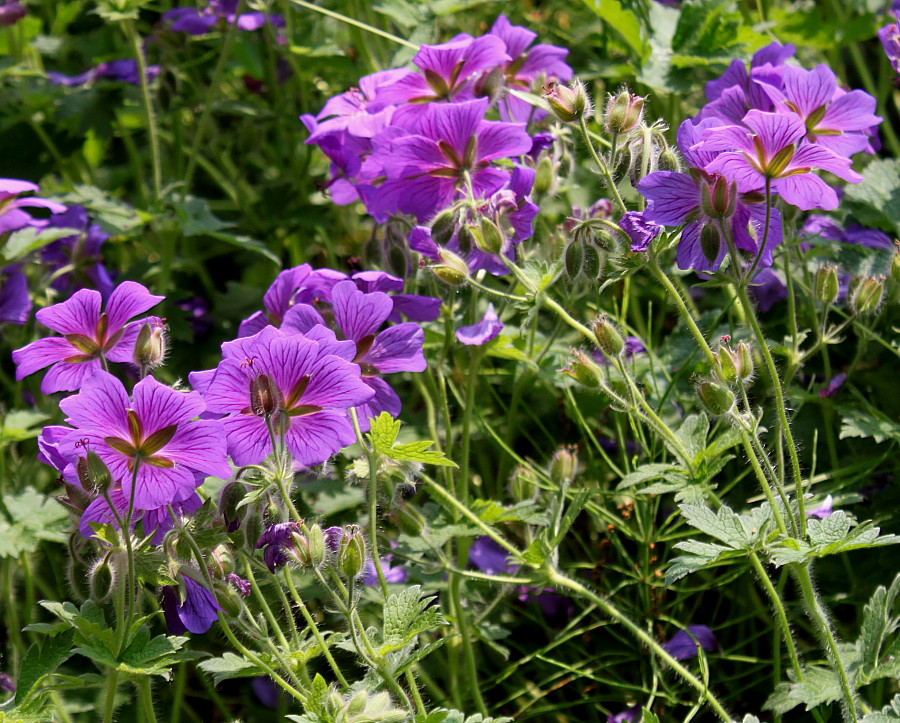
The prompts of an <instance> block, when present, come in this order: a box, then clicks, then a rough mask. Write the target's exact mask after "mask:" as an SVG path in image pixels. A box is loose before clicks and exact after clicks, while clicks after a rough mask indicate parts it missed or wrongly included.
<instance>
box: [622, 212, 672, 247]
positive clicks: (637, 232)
mask: <svg viewBox="0 0 900 723" xmlns="http://www.w3.org/2000/svg"><path fill="white" fill-rule="evenodd" d="M619 228H621V229H622V230H623V231H624V232H625V233H627V234H628V237H629V238H630V239H631V250H632V251H633V252H634V253H638V252H640V251H646V250H647V249H648V248H650V242H651V241H652V240H653V239H655V238H656V237H657V236H659V232H660V231H662V226H657V225H656V224H655V223H651V222H650V221H648V220H647V219H646V218H644V214H643V213H641V212H639V211H628V212H627V213H626V214H625V215H623V216H622V218H620V219H619Z"/></svg>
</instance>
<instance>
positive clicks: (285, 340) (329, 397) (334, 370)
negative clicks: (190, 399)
mask: <svg viewBox="0 0 900 723" xmlns="http://www.w3.org/2000/svg"><path fill="white" fill-rule="evenodd" d="M350 285H351V286H352V283H351V284H350ZM354 289H355V287H354ZM388 303H390V302H388ZM222 350H223V357H224V358H223V360H222V362H221V363H220V364H219V366H218V368H217V369H216V370H215V372H214V373H213V374H212V377H211V379H210V378H209V375H208V374H205V375H204V374H198V373H196V372H195V373H192V374H191V375H190V379H191V383H192V384H193V385H194V386H195V387H197V386H198V385H199V387H200V388H201V389H202V392H203V396H204V398H205V399H206V403H207V407H208V408H209V410H210V411H211V412H217V413H219V414H224V415H227V416H225V418H224V419H223V420H222V421H223V424H224V426H225V434H226V436H227V439H228V451H229V454H231V457H232V459H233V460H234V462H235V464H237V465H240V466H244V465H247V464H258V463H260V462H262V461H263V460H264V459H265V458H266V457H268V456H269V455H270V454H272V452H273V449H272V439H271V436H270V433H269V424H270V423H271V425H272V429H273V430H274V432H275V435H276V436H277V437H281V438H283V439H284V442H285V444H286V445H287V448H288V450H289V451H290V453H291V454H292V455H293V456H294V458H295V459H296V460H297V461H298V462H299V463H300V464H302V465H304V466H306V467H312V466H314V465H317V464H321V463H322V462H325V461H326V460H327V459H328V458H329V457H330V456H331V455H333V454H335V453H336V452H338V451H339V450H340V449H341V448H342V447H345V446H346V445H348V444H351V443H352V442H353V441H355V439H356V436H355V434H354V432H353V427H352V426H351V425H350V422H349V421H348V419H347V414H346V411H345V410H346V409H347V408H349V407H356V406H359V405H361V404H363V403H365V402H367V401H368V400H370V399H371V398H372V396H373V391H372V389H371V388H370V387H369V386H367V385H366V384H364V383H363V381H362V380H361V379H360V368H359V366H357V365H356V364H352V363H350V362H348V361H346V360H345V359H344V358H339V357H338V356H335V355H334V354H333V351H334V345H333V344H328V343H322V344H320V343H318V342H317V341H313V340H312V339H307V338H304V337H303V336H302V335H299V334H296V335H293V336H288V335H285V334H282V333H281V332H280V331H278V330H277V329H275V328H273V327H267V328H265V329H263V330H262V331H261V332H260V333H259V334H255V335H254V336H251V337H245V338H242V339H237V340H235V341H233V342H228V343H226V344H223V345H222Z"/></svg>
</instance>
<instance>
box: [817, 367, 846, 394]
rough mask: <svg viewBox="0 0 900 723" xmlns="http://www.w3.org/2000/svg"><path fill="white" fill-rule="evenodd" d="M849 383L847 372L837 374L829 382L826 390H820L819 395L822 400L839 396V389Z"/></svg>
mask: <svg viewBox="0 0 900 723" xmlns="http://www.w3.org/2000/svg"><path fill="white" fill-rule="evenodd" d="M846 381H847V374H846V372H841V373H840V374H835V375H834V376H833V377H832V378H831V379H829V380H828V384H827V385H826V387H825V388H824V389H820V390H819V392H818V394H819V396H820V397H821V398H822V399H828V398H830V397H833V396H834V395H835V394H837V391H838V389H840V388H841V387H842V386H844V382H846Z"/></svg>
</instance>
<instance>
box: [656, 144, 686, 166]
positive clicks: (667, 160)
mask: <svg viewBox="0 0 900 723" xmlns="http://www.w3.org/2000/svg"><path fill="white" fill-rule="evenodd" d="M656 165H657V168H658V169H659V170H660V171H671V172H672V173H680V172H681V158H680V157H679V155H678V153H676V152H675V151H674V150H672V149H671V148H670V147H669V146H668V145H666V147H665V148H663V150H662V152H661V153H660V154H659V158H658V159H657V161H656Z"/></svg>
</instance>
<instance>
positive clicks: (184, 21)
mask: <svg viewBox="0 0 900 723" xmlns="http://www.w3.org/2000/svg"><path fill="white" fill-rule="evenodd" d="M237 9H238V0H209V2H208V3H207V5H206V7H204V8H201V9H197V8H187V7H185V8H173V9H171V10H167V11H166V12H164V13H163V16H162V21H163V22H164V23H170V26H169V29H170V30H172V31H173V32H176V33H187V34H188V35H205V34H207V33H209V32H211V31H212V30H213V28H214V27H215V26H216V25H218V24H219V22H220V21H224V22H225V23H227V24H228V25H232V24H236V25H237V28H238V30H245V31H254V30H259V29H260V28H261V27H263V26H264V25H265V24H266V23H270V24H271V25H272V26H273V27H276V28H280V27H283V26H284V18H283V17H281V16H280V15H274V14H266V13H262V12H251V13H242V14H241V15H237Z"/></svg>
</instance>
